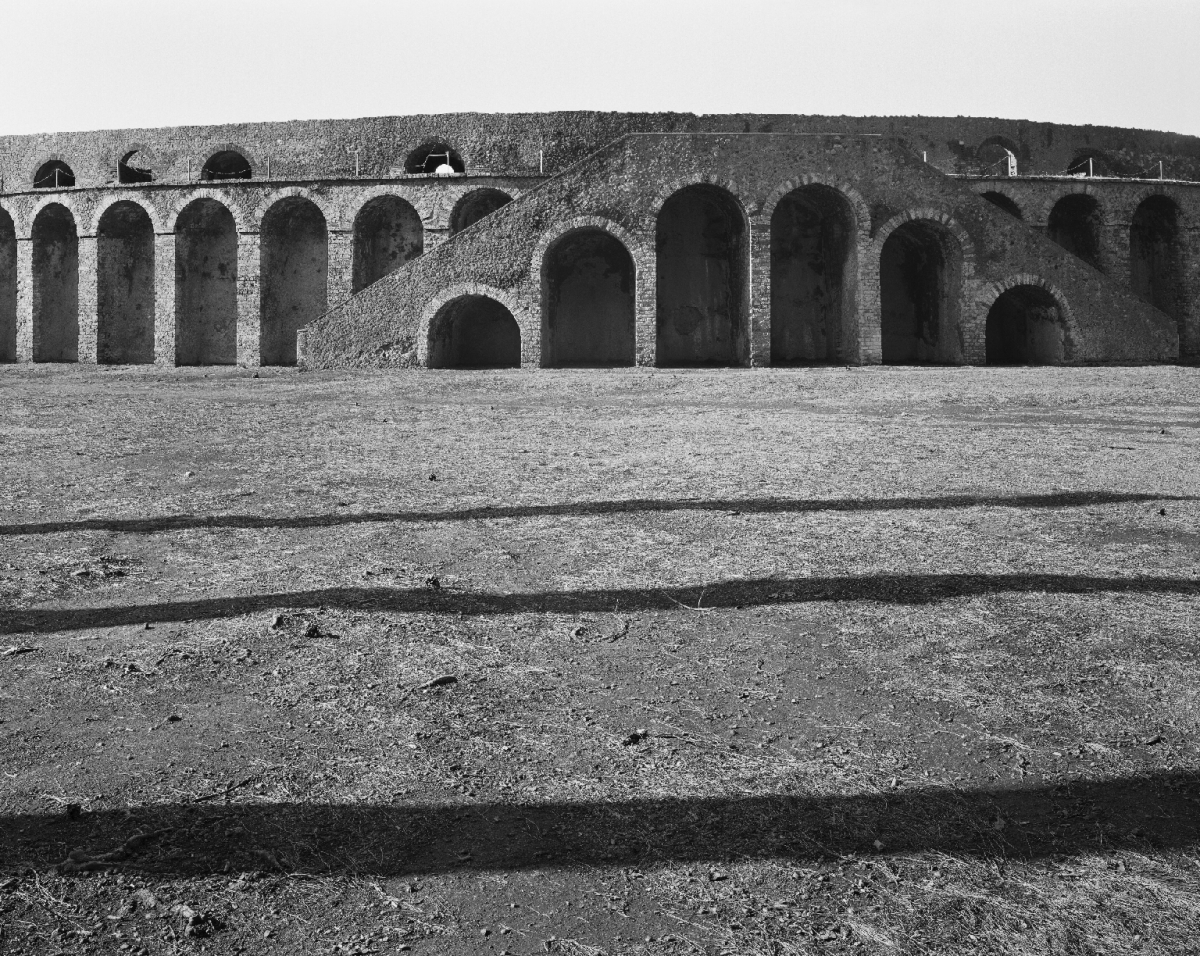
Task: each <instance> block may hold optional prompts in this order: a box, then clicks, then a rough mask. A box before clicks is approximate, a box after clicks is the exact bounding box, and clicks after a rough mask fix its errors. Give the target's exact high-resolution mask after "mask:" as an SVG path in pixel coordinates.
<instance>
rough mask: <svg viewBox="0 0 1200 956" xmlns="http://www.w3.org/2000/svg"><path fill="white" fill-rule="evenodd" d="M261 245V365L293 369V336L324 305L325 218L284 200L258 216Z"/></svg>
mask: <svg viewBox="0 0 1200 956" xmlns="http://www.w3.org/2000/svg"><path fill="white" fill-rule="evenodd" d="M260 242H261V249H262V262H261V265H260V271H261V282H262V285H261V291H262V325H261V332H260V336H261V338H260V342H259V349H260V352H259V355H260V360H261V361H262V364H263V365H295V364H296V332H297V330H298V329H299V328H300V327H301V326H304V325H307V324H308V323H309V322H311V321H312V320H313V319H315V318H317V317H318V316H319V315H321V314H322V313H323V312H325V310H326V308H327V305H328V301H327V295H328V281H329V239H328V231H327V229H326V227H325V216H324V215H322V213H321V210H320V209H318V208H317V206H316V204H315V203H313V202H310V201H309V200H307V199H303V198H301V197H299V196H292V197H290V198H288V199H283V200H281V201H279V202H277V203H275V205H273V206H272V207H271V208H270V209H268V210H267V214H266V215H265V216H263V222H262V232H261V237H260Z"/></svg>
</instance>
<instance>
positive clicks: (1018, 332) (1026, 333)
mask: <svg viewBox="0 0 1200 956" xmlns="http://www.w3.org/2000/svg"><path fill="white" fill-rule="evenodd" d="M985 337H986V345H985V347H986V350H987V364H988V365H1061V364H1062V363H1063V362H1064V361H1065V359H1066V322H1065V321H1064V319H1063V314H1062V309H1061V308H1060V307H1059V304H1058V302H1057V301H1056V300H1055V298H1054V296H1053V295H1051V294H1050V292H1049V291H1047V290H1046V289H1043V288H1042V287H1041V286H1036V285H1019V286H1014V287H1013V288H1011V289H1009V290H1007V291H1006V292H1004V293H1002V294H1001V295H1000V297H999V298H998V299H996V301H995V302H994V303H993V304H992V307H991V309H990V310H988V317H987V329H986V332H985Z"/></svg>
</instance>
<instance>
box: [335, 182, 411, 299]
mask: <svg viewBox="0 0 1200 956" xmlns="http://www.w3.org/2000/svg"><path fill="white" fill-rule="evenodd" d="M424 241H425V232H424V227H423V226H422V225H421V217H420V216H419V215H417V211H416V210H415V209H413V207H412V206H410V205H409V204H408V203H406V202H405V201H404V200H403V199H401V198H399V197H398V196H376V197H375V198H374V199H372V200H371V201H370V202H368V203H367V204H366V205H364V206H363V207H362V209H360V210H359V211H358V215H357V216H356V217H355V218H354V267H353V277H352V289H351V291H353V292H358V291H359V290H361V289H365V288H366V287H367V286H369V285H371V284H372V283H373V282H378V281H379V280H380V279H382V278H383V277H384V276H385V275H387V274H388V273H389V272H395V271H396V270H397V269H399V268H400V267H401V266H402V265H404V263H406V262H408V261H409V260H410V259H415V258H416V257H417V256H419V255H420V254H421V249H422V245H423V243H424Z"/></svg>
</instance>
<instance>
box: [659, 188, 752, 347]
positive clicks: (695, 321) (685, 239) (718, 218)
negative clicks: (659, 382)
mask: <svg viewBox="0 0 1200 956" xmlns="http://www.w3.org/2000/svg"><path fill="white" fill-rule="evenodd" d="M655 248H656V252H657V259H658V290H657V305H658V343H657V364H658V365H664V366H688V365H717V366H733V365H742V364H745V362H746V360H747V358H748V356H749V341H748V336H747V326H748V324H749V322H748V320H749V315H748V309H747V302H748V299H749V296H748V294H747V289H746V286H747V282H748V278H749V243H748V242H747V234H746V224H745V219H744V217H743V215H742V210H741V206H740V205H739V204H738V201H737V200H736V199H734V197H733V196H732V195H731V194H730V193H728V192H727V191H726V190H724V189H721V188H720V187H718V186H710V185H698V186H688V187H686V188H684V189H681V190H679V192H677V193H675V195H673V196H672V197H671V198H670V199H668V200H667V201H666V203H664V204H663V207H662V211H661V212H659V214H658V228H657V235H656V241H655Z"/></svg>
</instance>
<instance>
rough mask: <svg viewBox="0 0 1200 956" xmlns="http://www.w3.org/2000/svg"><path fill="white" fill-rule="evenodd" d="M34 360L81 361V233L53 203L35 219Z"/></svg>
mask: <svg viewBox="0 0 1200 956" xmlns="http://www.w3.org/2000/svg"><path fill="white" fill-rule="evenodd" d="M32 239H33V360H34V361H35V362H78V361H79V237H78V235H77V234H76V232H75V217H74V216H72V215H71V213H70V211H69V210H68V209H67V208H66V207H65V206H60V205H59V204H58V203H51V204H50V205H49V206H46V207H45V208H44V209H42V211H41V212H39V213H38V215H37V219H35V220H34V222H33V235H32Z"/></svg>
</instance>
